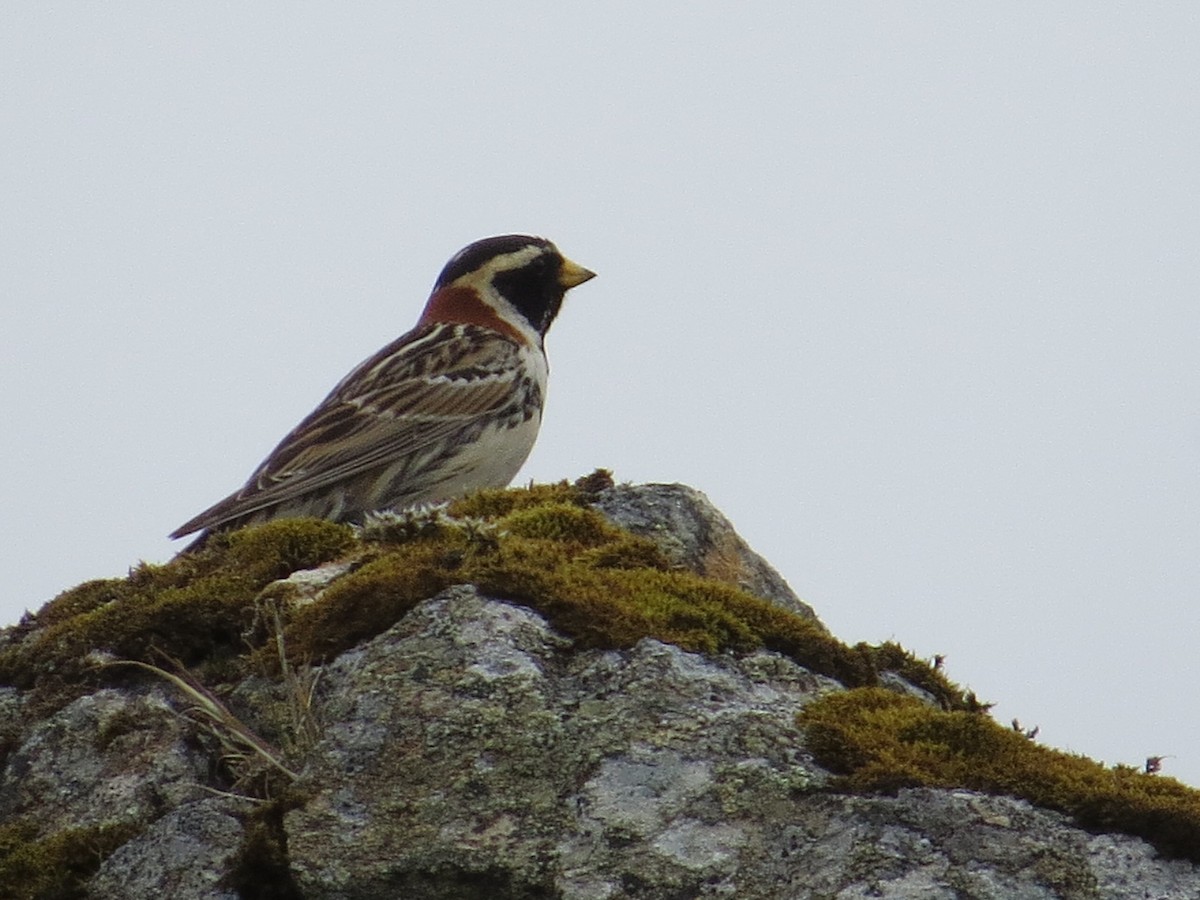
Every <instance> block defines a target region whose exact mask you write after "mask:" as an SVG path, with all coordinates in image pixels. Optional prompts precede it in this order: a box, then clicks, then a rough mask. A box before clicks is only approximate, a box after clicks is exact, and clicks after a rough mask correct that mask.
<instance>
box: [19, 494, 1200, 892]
mask: <svg viewBox="0 0 1200 900" xmlns="http://www.w3.org/2000/svg"><path fill="white" fill-rule="evenodd" d="M600 505H601V506H602V508H603V509H604V510H605V512H606V514H607V515H609V516H610V517H611V518H612V519H613V520H614V521H617V522H620V523H623V524H624V525H626V526H627V527H629V528H631V529H632V530H635V531H638V532H639V533H642V534H646V535H649V536H651V537H653V538H654V539H655V540H656V541H659V542H660V546H663V547H664V548H665V549H666V550H667V552H668V553H669V554H670V555H671V557H672V558H673V559H674V560H675V561H676V562H678V563H679V564H681V565H687V566H690V567H693V568H695V569H696V570H697V571H702V572H707V573H709V574H710V575H712V576H713V577H720V578H722V579H723V580H726V581H732V582H734V583H736V584H739V585H741V586H742V587H744V588H746V589H747V590H751V591H753V592H754V593H757V594H759V595H760V596H764V597H768V598H771V599H773V600H774V601H775V602H778V603H780V604H783V605H785V606H787V607H788V608H790V609H794V610H797V611H801V612H804V611H805V610H807V607H806V606H804V604H802V603H800V601H798V600H796V598H795V595H794V594H792V593H791V591H790V590H789V589H788V588H787V585H786V584H785V583H783V581H782V579H780V578H779V577H778V575H777V574H775V573H774V570H772V569H771V568H770V567H769V566H768V565H767V564H766V563H765V562H763V561H762V560H761V559H760V558H759V557H757V555H755V554H754V553H753V551H751V550H750V549H749V548H748V547H746V546H745V544H744V542H742V541H741V539H740V538H738V537H737V536H736V534H735V533H733V531H732V528H731V527H730V526H729V525H728V522H727V521H726V520H725V519H724V517H722V516H721V515H720V514H719V513H718V512H717V511H716V510H714V509H712V507H711V506H710V505H709V504H708V503H707V501H706V500H704V498H703V495H702V494H700V493H699V492H696V491H693V490H691V489H689V488H684V487H682V486H677V485H667V486H634V487H628V486H626V487H618V488H612V489H609V490H607V491H605V492H604V493H603V495H602V497H601V499H600ZM347 571H348V567H347V566H346V565H344V564H340V563H334V564H331V565H330V566H327V567H323V568H322V569H320V570H317V571H315V572H313V573H307V574H300V575H293V576H292V578H291V579H290V584H291V586H292V587H295V586H297V585H299V586H301V587H303V591H301V593H302V595H303V597H304V599H305V600H306V601H308V602H317V603H319V602H320V593H321V591H322V590H324V589H325V588H326V587H327V586H328V585H329V584H332V583H336V580H337V579H338V578H340V577H342V576H343V575H344V574H345V573H346V572H347ZM797 604H799V606H797ZM806 614H811V611H808V612H807V613H806ZM2 639H3V638H2V636H0V640H2ZM147 684H149V686H147ZM900 687H902V686H900ZM837 690H841V687H840V685H838V684H837V683H836V682H834V681H832V680H831V679H829V678H826V677H823V676H818V675H815V674H813V673H811V672H809V671H807V670H805V669H804V668H802V667H801V666H799V665H797V664H796V663H794V662H793V661H791V660H790V659H788V658H785V657H783V656H780V655H778V654H775V653H771V652H766V651H760V652H756V653H751V654H747V655H742V656H734V655H721V656H705V655H700V654H694V653H688V652H685V651H683V650H681V649H679V648H678V647H674V646H671V645H666V644H662V643H659V642H656V641H652V640H643V641H642V642H640V643H639V644H637V645H636V646H634V647H632V648H630V649H627V650H621V651H613V650H580V649H578V648H577V647H575V646H573V644H572V642H571V641H569V640H568V639H566V638H565V637H563V636H562V635H560V634H558V633H556V632H555V631H554V630H553V629H552V628H551V627H550V626H549V625H548V624H547V622H546V621H545V620H544V619H543V618H542V617H541V616H540V615H538V614H537V613H536V612H534V611H532V610H530V609H528V608H525V607H521V606H518V605H515V604H511V603H507V602H503V601H500V600H496V599H493V598H489V597H486V596H483V595H481V594H480V593H479V592H478V591H477V590H476V589H475V588H473V587H471V586H467V585H462V586H457V587H454V588H451V589H449V590H445V591H442V592H441V593H439V594H437V595H436V596H434V597H431V598H429V599H427V600H425V601H423V602H421V603H419V604H418V605H417V606H416V607H415V608H413V609H412V610H410V611H409V612H408V614H407V615H405V616H404V617H403V618H402V619H401V620H400V621H399V622H397V623H396V624H395V625H394V626H393V627H392V628H390V629H389V630H387V631H386V632H384V633H382V634H380V635H378V636H376V637H375V638H374V639H372V640H369V641H366V642H365V643H363V644H362V645H360V646H359V647H357V648H355V649H353V650H350V651H348V652H345V653H343V654H342V655H341V656H339V657H338V658H337V659H335V660H333V661H332V662H330V663H328V664H326V665H325V666H323V667H322V669H321V670H320V672H319V678H317V680H316V690H315V693H314V694H313V698H312V707H311V710H310V719H311V721H309V722H308V723H307V728H306V734H307V733H309V732H311V734H312V735H315V742H314V741H312V740H310V739H308V738H307V737H306V739H305V740H304V741H295V742H292V745H293V747H294V748H298V749H294V752H293V757H292V758H289V760H288V763H289V765H291V766H292V768H293V769H295V770H297V771H298V772H299V776H298V778H297V780H296V781H295V782H294V783H293V784H292V785H291V786H290V787H288V788H286V790H285V792H284V799H286V801H287V802H286V803H283V804H281V805H279V806H277V807H271V806H270V805H269V804H263V803H255V802H251V801H247V800H245V799H238V798H235V797H229V796H221V795H219V794H218V793H216V792H214V791H212V790H206V789H205V786H206V785H207V786H210V787H211V786H214V785H215V784H217V783H216V782H215V781H214V780H213V777H212V772H213V771H214V770H215V768H216V762H217V760H216V759H215V754H216V751H215V749H214V747H215V745H214V744H213V743H212V742H211V741H209V742H208V743H205V742H204V741H202V740H198V739H197V734H196V729H195V727H194V726H193V725H192V724H191V723H190V722H189V721H188V720H187V719H186V718H184V717H183V716H182V715H181V711H182V710H183V709H185V708H186V706H187V701H185V700H183V699H182V698H179V697H176V696H175V695H173V694H172V693H170V692H169V690H168V689H167V688H166V687H165V686H164V685H163V684H162V683H161V682H157V681H154V682H147V683H142V684H141V686H140V687H123V688H104V689H101V690H96V691H95V692H93V693H91V694H88V695H86V696H84V697H81V698H79V699H78V700H76V701H74V702H73V703H71V704H70V705H68V706H66V707H64V708H62V709H60V710H58V711H57V712H55V713H53V714H51V715H48V716H47V717H46V718H44V719H42V720H36V719H34V720H29V719H28V716H27V713H26V711H25V710H26V707H25V705H24V701H23V696H22V693H21V692H20V691H16V690H13V689H0V739H2V740H3V742H4V744H3V745H0V749H5V752H4V754H3V755H0V762H2V763H3V768H2V770H0V827H2V826H7V825H11V824H12V823H29V822H36V824H37V827H38V832H39V837H42V836H46V835H53V834H54V833H56V832H60V831H64V830H70V829H73V828H80V827H81V826H88V825H102V824H112V823H122V824H125V825H133V826H136V828H135V830H134V832H133V833H132V834H131V836H130V837H129V838H128V839H125V838H122V840H124V844H123V845H122V846H120V847H119V848H117V849H116V850H115V852H112V853H111V854H110V855H108V856H107V858H106V859H104V861H103V863H102V864H101V865H100V867H99V871H97V872H96V874H95V875H93V876H91V879H90V882H89V883H88V885H87V891H88V896H90V897H94V898H103V900H109V898H112V900H115V898H142V897H145V898H150V897H158V898H167V897H169V898H172V900H176V898H178V900H188V898H210V900H233V898H235V897H238V896H243V894H239V889H238V887H237V885H238V884H239V883H241V884H250V885H251V886H249V887H247V888H246V893H245V894H244V896H248V897H249V896H271V897H279V898H289V900H290V898H298V897H303V898H309V900H326V898H328V900H333V898H337V900H373V898H389V900H391V898H414V900H421V898H439V900H444V898H454V900H471V898H531V900H532V898H562V900H608V898H626V897H628V898H647V900H650V898H655V900H657V898H663V900H666V898H671V900H682V898H693V897H713V898H716V897H720V898H748V900H755V898H822V900H833V898H837V900H849V898H860V897H864V898H865V897H885V898H896V900H899V898H904V900H918V898H919V900H928V898H935V900H936V898H955V900H971V898H989V900H990V898H995V900H1002V898H1003V900H1006V898H1065V900H1076V898H1078V900H1083V898H1088V900H1093V898H1101V900H1118V898H1153V900H1184V898H1197V897H1200V867H1197V866H1194V865H1192V864H1190V863H1185V862H1177V861H1176V862H1171V861H1164V860H1162V859H1159V858H1157V857H1156V855H1155V853H1154V851H1153V850H1152V848H1150V847H1149V846H1148V845H1147V844H1145V843H1144V842H1142V841H1140V840H1137V839H1135V838H1131V837H1126V836H1122V835H1108V834H1099V835H1097V834H1090V833H1088V832H1086V831H1084V830H1082V829H1079V828H1077V827H1075V826H1074V825H1073V824H1072V823H1071V822H1070V821H1069V820H1067V819H1066V818H1064V817H1062V816H1060V815H1058V814H1056V813H1052V812H1047V811H1044V810H1040V809H1036V808H1034V807H1032V806H1030V805H1029V804H1027V803H1024V802H1022V801H1018V800H1014V799H1010V798H1006V797H994V796H985V795H981V794H975V793H970V792H965V791H945V790H907V791H901V792H900V793H899V795H898V796H895V797H858V796H844V795H838V794H833V793H829V792H828V791H827V790H824V788H826V787H827V786H828V784H829V777H830V776H829V774H828V773H827V772H825V771H824V770H822V769H821V768H820V767H819V766H817V765H816V764H814V762H813V760H812V757H811V756H810V754H809V753H808V751H807V750H806V748H805V744H804V735H803V734H802V733H801V731H800V730H799V728H798V727H797V725H796V714H797V712H798V711H800V710H801V709H803V707H804V706H805V705H806V704H807V703H809V702H811V701H812V700H813V699H814V698H817V697H820V696H822V695H824V694H825V693H826V692H829V691H837ZM283 693H284V692H283V691H282V690H281V689H279V688H277V687H276V686H274V685H273V684H272V683H271V682H269V681H268V680H266V679H265V678H262V677H255V678H253V679H247V680H246V681H245V682H243V683H242V684H241V685H240V686H238V687H236V688H235V689H234V690H233V691H232V692H231V694H230V695H229V698H228V699H229V701H230V703H231V706H233V707H234V708H235V709H236V711H237V713H238V715H240V716H242V717H243V718H244V720H245V721H246V722H247V723H248V724H249V725H250V726H251V727H253V728H256V729H258V730H259V731H260V733H264V734H267V735H268V736H269V737H271V739H273V740H280V735H279V734H278V733H277V729H278V728H279V724H278V723H279V722H280V721H281V720H280V717H279V715H278V712H279V710H278V703H279V696H281V695H282V694H283ZM226 787H227V785H226ZM271 809H274V810H275V812H274V818H272V819H270V821H271V822H272V823H273V824H271V825H270V828H275V829H278V831H277V833H275V832H272V834H273V838H272V839H273V840H274V841H275V843H274V844H271V846H272V847H274V848H275V852H277V854H278V858H277V859H276V860H275V861H274V864H275V865H276V868H270V867H268V868H267V869H264V870H263V874H262V876H261V879H262V880H261V881H260V882H258V883H257V884H255V883H254V882H253V871H254V869H253V865H251V866H250V868H249V870H247V869H246V866H245V864H244V863H243V864H242V865H241V868H240V869H239V872H240V874H241V880H240V881H239V879H237V878H231V877H230V876H231V869H233V868H234V867H235V865H238V860H239V859H240V860H243V861H244V860H245V859H246V858H247V856H246V848H247V845H248V842H249V838H248V835H249V834H250V833H251V828H252V826H251V825H250V824H248V822H249V820H250V818H252V817H253V816H254V815H256V814H257V813H258V812H261V811H263V810H271ZM256 827H259V828H260V829H261V828H263V827H264V826H262V824H261V822H260V823H259V825H258V826H256ZM3 855H4V848H3V845H2V844H0V872H3V868H2V866H3ZM247 871H249V872H250V882H247V881H246V877H247ZM9 896H12V897H27V896H33V895H31V894H29V893H22V891H21V885H14V884H4V883H0V897H9Z"/></svg>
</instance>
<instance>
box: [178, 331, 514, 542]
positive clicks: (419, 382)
mask: <svg viewBox="0 0 1200 900" xmlns="http://www.w3.org/2000/svg"><path fill="white" fill-rule="evenodd" d="M520 354H521V348H520V347H519V346H518V345H517V344H516V343H515V342H512V341H508V340H505V339H501V338H498V337H497V335H496V334H495V333H494V332H490V331H484V330H483V329H480V328H477V327H475V326H470V325H436V326H432V327H427V328H425V329H422V330H420V331H416V332H411V333H409V334H407V335H405V336H404V337H402V338H399V339H398V340H396V341H395V342H393V343H392V344H390V345H389V346H387V347H385V348H383V349H382V350H380V351H379V353H377V354H376V355H375V356H373V357H371V358H370V359H368V360H366V361H365V362H363V363H362V364H361V365H359V366H358V368H356V369H355V370H354V371H353V372H351V373H350V374H349V375H348V376H346V378H345V379H343V380H342V382H341V383H340V384H339V385H338V386H337V387H336V388H334V390H333V392H332V393H331V394H330V395H329V396H328V397H327V398H325V400H324V401H323V402H322V403H321V405H320V406H318V407H317V408H316V409H315V410H313V412H312V413H311V414H309V415H308V416H307V417H306V418H305V419H304V421H302V422H301V423H300V424H299V425H297V426H296V428H294V429H293V430H292V431H291V433H290V434H288V435H287V437H285V438H284V439H283V440H282V441H281V442H280V444H279V446H277V447H276V448H275V449H274V450H273V451H272V452H271V454H270V456H268V457H267V459H266V460H265V461H264V462H263V463H262V465H260V466H259V467H258V469H257V470H256V471H255V472H254V474H253V475H251V476H250V479H249V481H248V482H247V483H246V485H245V486H244V487H243V488H242V489H241V490H239V491H238V492H237V493H235V494H233V495H231V496H229V497H227V498H226V499H225V500H222V501H221V502H220V503H218V504H216V505H215V506H213V507H211V508H210V509H207V510H205V511H204V512H202V513H201V514H200V515H198V516H196V517H195V518H193V519H192V520H191V521H189V522H187V523H186V524H184V525H183V526H181V527H180V528H179V529H178V530H176V531H175V532H174V534H173V535H172V536H173V537H177V536H181V535H185V534H190V533H191V532H193V531H198V530H199V529H201V528H211V527H213V526H216V525H220V524H221V523H223V522H226V521H228V520H231V519H236V518H239V517H241V516H245V515H248V514H250V513H253V512H256V511H258V510H261V509H264V508H266V507H269V506H274V505H275V504H278V503H282V502H285V501H288V500H291V499H293V498H296V497H300V496H303V495H305V494H308V493H310V492H312V491H316V490H320V489H322V488H325V487H329V486H331V485H334V484H337V483H338V482H341V481H344V480H347V479H351V478H353V477H354V476H355V475H358V474H360V473H363V472H366V471H369V470H370V469H372V468H374V467H376V466H378V465H380V464H382V463H384V462H385V461H387V460H393V459H402V458H404V457H406V456H411V455H415V454H419V453H422V452H425V451H427V450H428V449H429V448H431V447H433V446H434V445H436V444H438V443H441V442H445V441H450V440H453V439H454V438H455V437H456V436H457V435H458V434H460V433H461V432H463V431H469V430H470V428H471V426H472V425H473V424H475V423H478V422H479V421H480V420H486V419H488V418H490V417H493V416H495V415H497V414H499V413H501V412H502V411H503V410H504V408H505V407H506V406H511V405H512V404H513V403H514V398H515V397H516V396H519V395H520V393H521V391H520V386H519V385H518V384H517V383H516V382H517V380H518V379H520V378H521V377H523V375H525V374H526V370H525V368H524V367H523V366H522V365H521V360H520ZM435 357H436V358H435Z"/></svg>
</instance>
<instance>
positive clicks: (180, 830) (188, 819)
mask: <svg viewBox="0 0 1200 900" xmlns="http://www.w3.org/2000/svg"><path fill="white" fill-rule="evenodd" d="M231 805H232V801H230V800H227V799H220V798H215V797H210V798H208V799H205V800H200V801H197V802H193V803H187V804H185V805H183V806H180V807H178V808H177V809H175V810H173V811H171V812H169V813H167V814H166V815H165V816H163V817H162V818H160V819H158V820H157V821H156V822H154V823H153V824H152V825H151V826H150V827H149V828H147V829H146V830H145V831H143V832H142V833H141V834H140V835H138V836H137V837H135V838H133V839H132V840H130V841H129V842H128V843H126V844H125V845H124V846H122V847H120V848H119V849H118V850H117V851H116V852H115V853H113V854H112V856H110V857H108V859H106V860H105V861H104V863H103V864H102V865H101V866H100V871H99V872H97V873H96V875H95V877H93V878H92V880H91V881H90V882H89V883H88V894H89V896H90V897H91V898H93V900H166V898H175V897H188V898H193V897H194V898H197V900H199V898H205V900H238V893H237V892H236V891H235V890H233V889H232V888H229V887H225V886H223V885H222V881H223V880H224V879H225V876H226V873H227V872H228V871H229V867H230V865H231V863H232V861H233V858H234V856H235V855H236V853H237V851H238V848H239V847H240V846H241V843H242V823H241V821H240V819H239V818H238V817H237V816H235V815H233V814H232V812H231Z"/></svg>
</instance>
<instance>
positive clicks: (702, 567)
mask: <svg viewBox="0 0 1200 900" xmlns="http://www.w3.org/2000/svg"><path fill="white" fill-rule="evenodd" d="M593 505H594V506H595V508H596V509H598V510H600V512H602V513H604V515H606V516H607V517H608V518H609V519H610V520H611V521H612V522H613V523H614V524H616V525H619V526H621V527H622V528H625V529H627V530H629V531H632V532H633V533H634V534H640V535H642V536H643V537H648V538H650V539H651V540H653V541H654V542H655V543H657V544H658V545H659V548H660V549H661V550H662V551H663V553H665V554H666V556H667V558H668V559H671V560H672V561H673V562H675V563H676V564H678V565H680V566H683V567H684V568H688V569H691V570H692V571H693V572H697V573H698V574H700V575H705V576H707V577H709V578H715V579H716V580H718V581H724V582H725V583H727V584H732V585H734V586H736V587H739V588H741V589H742V590H744V591H747V592H749V593H751V594H754V595H755V596H757V597H762V598H764V599H766V600H771V601H773V602H775V603H777V604H779V605H780V606H782V607H783V608H784V609H787V610H789V611H790V612H794V613H797V614H798V615H801V616H804V617H805V618H808V619H816V618H817V614H816V613H815V612H813V608H812V607H811V606H809V605H808V604H807V603H805V602H804V601H803V600H801V599H800V598H799V597H797V596H796V594H795V593H794V592H793V591H792V589H791V588H790V587H788V583H787V582H786V581H784V579H783V576H782V575H780V574H779V573H778V572H777V571H775V569H774V568H773V567H772V566H771V565H770V563H768V562H767V561H766V560H765V559H763V558H762V557H761V556H759V555H758V554H757V553H755V552H754V551H753V550H751V549H750V546H749V545H748V544H747V543H746V542H745V541H744V540H742V538H741V536H740V535H739V534H738V533H737V532H736V531H735V530H734V528H733V525H732V524H731V523H730V521H729V520H728V519H727V518H725V516H724V515H722V514H721V512H720V510H718V509H717V508H716V507H715V506H713V505H712V503H710V502H709V500H708V498H707V497H705V496H704V494H702V493H701V492H700V491H698V490H696V489H695V488H690V487H688V486H687V485H684V484H623V485H616V486H614V487H611V488H608V489H606V490H604V491H601V492H600V494H599V496H598V497H597V498H596V500H595V502H594V504H593Z"/></svg>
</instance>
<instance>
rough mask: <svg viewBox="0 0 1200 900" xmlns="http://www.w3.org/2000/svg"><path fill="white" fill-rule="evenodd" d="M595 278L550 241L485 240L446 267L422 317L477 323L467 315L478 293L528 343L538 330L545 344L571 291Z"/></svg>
mask: <svg viewBox="0 0 1200 900" xmlns="http://www.w3.org/2000/svg"><path fill="white" fill-rule="evenodd" d="M595 274H596V273H595V272H591V271H589V270H587V269H585V268H584V267H583V266H581V265H578V264H577V263H573V262H571V260H569V259H567V258H566V257H565V256H563V255H562V253H560V252H559V250H558V248H557V247H555V246H554V244H552V243H551V242H550V241H548V240H546V239H545V238H540V237H531V236H529V235H525V234H505V235H500V236H498V237H490V238H484V239H483V240H481V241H476V242H475V243H473V244H471V245H469V246H467V247H464V248H463V249H462V250H460V251H459V252H458V253H456V254H455V255H454V256H453V257H452V258H451V260H450V261H449V262H448V263H446V267H445V268H444V269H442V274H441V275H439V276H438V279H437V282H436V283H435V284H434V286H433V294H432V295H431V296H430V298H429V305H428V306H427V307H426V310H425V314H424V316H422V319H423V320H425V321H428V320H435V321H477V320H476V319H473V318H467V317H466V313H467V310H466V307H467V306H468V305H469V304H470V303H471V302H472V299H473V298H472V297H471V296H470V295H471V294H474V295H475V297H477V298H478V301H482V302H483V303H484V304H485V305H486V306H487V307H489V308H490V309H491V310H492V311H493V312H494V313H495V315H496V316H498V317H499V318H500V320H502V321H503V322H505V323H507V324H508V325H510V326H511V327H513V328H515V329H516V330H517V331H518V332H520V333H521V334H522V335H523V336H525V339H526V340H527V339H528V333H529V332H532V333H533V335H536V338H537V342H538V343H540V341H541V338H543V337H544V336H545V334H546V332H547V331H549V330H550V325H551V324H552V323H553V322H554V317H555V316H557V315H558V310H559V308H560V307H561V306H562V302H563V296H564V295H565V294H566V292H567V291H569V290H570V289H571V288H573V287H576V286H578V285H581V284H583V283H584V282H585V281H587V280H588V279H590V278H594V277H595ZM480 324H483V323H480Z"/></svg>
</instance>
